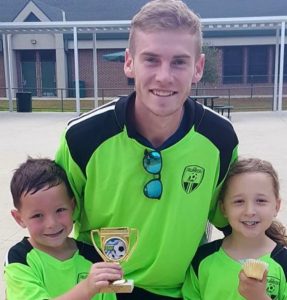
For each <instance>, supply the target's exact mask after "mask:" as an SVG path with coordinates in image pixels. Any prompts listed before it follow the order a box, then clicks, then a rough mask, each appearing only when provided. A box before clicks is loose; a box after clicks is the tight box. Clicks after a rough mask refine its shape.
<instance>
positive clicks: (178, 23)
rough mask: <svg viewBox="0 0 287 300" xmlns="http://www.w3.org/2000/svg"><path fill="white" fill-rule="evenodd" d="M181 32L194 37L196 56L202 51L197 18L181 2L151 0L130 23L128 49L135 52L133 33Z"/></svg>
mask: <svg viewBox="0 0 287 300" xmlns="http://www.w3.org/2000/svg"><path fill="white" fill-rule="evenodd" d="M136 30H141V31H143V32H156V31H161V30H183V31H187V32H189V33H190V34H191V35H194V36H195V37H196V41H197V47H196V49H197V55H199V54H200V53H201V49H202V30H201V22H200V19H199V17H198V16H197V15H196V14H195V13H194V12H193V11H192V10H190V9H189V8H188V6H187V5H186V4H185V3H184V2H182V1H181V0H152V1H150V2H148V3H147V4H145V5H144V6H143V7H142V8H141V9H140V11H139V12H138V13H137V14H136V15H135V16H134V17H133V19H132V22H131V29H130V36H129V49H130V52H131V53H132V55H133V54H134V52H135V46H136V45H135V32H136Z"/></svg>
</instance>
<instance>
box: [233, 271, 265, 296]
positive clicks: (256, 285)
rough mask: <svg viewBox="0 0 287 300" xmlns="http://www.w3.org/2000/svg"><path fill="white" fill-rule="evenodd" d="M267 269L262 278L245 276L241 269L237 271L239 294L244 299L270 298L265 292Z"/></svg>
mask: <svg viewBox="0 0 287 300" xmlns="http://www.w3.org/2000/svg"><path fill="white" fill-rule="evenodd" d="M266 282H267V271H265V272H264V275H263V278H262V280H257V279H254V278H250V277H247V276H246V275H245V273H244V272H243V270H241V271H240V273H239V286H238V291H239V294H240V295H241V296H242V297H244V298H245V299H246V300H271V298H270V297H269V296H268V295H267V294H266Z"/></svg>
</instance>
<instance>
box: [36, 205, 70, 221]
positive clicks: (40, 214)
mask: <svg viewBox="0 0 287 300" xmlns="http://www.w3.org/2000/svg"><path fill="white" fill-rule="evenodd" d="M64 211H67V208H65V207H60V208H58V209H57V210H56V213H61V212H64ZM43 216H44V214H42V213H37V214H34V215H32V216H31V219H38V218H42V217H43Z"/></svg>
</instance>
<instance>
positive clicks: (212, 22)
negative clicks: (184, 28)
mask: <svg viewBox="0 0 287 300" xmlns="http://www.w3.org/2000/svg"><path fill="white" fill-rule="evenodd" d="M286 21H287V16H276V17H274V16H273V17H272V16H270V17H248V18H211V19H201V22H202V28H203V31H226V30H270V29H274V30H276V29H278V28H280V27H281V24H282V22H286ZM130 24H131V21H130V20H121V21H77V22H70V21H64V22H3V23H0V33H2V34H17V33H21V34H24V33H69V32H73V31H74V28H76V29H77V32H78V33H109V32H113V33H119V32H129V30H130Z"/></svg>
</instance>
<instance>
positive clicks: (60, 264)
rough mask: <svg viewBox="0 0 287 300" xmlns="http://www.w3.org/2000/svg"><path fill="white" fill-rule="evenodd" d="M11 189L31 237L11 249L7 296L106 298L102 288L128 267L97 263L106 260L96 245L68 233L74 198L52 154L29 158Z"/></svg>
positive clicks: (35, 299) (108, 297)
mask: <svg viewBox="0 0 287 300" xmlns="http://www.w3.org/2000/svg"><path fill="white" fill-rule="evenodd" d="M11 193H12V196H13V202H14V206H15V209H13V210H12V212H11V213H12V216H13V218H14V219H15V220H16V222H17V223H18V224H19V225H20V226H21V227H23V228H27V229H28V231H29V235H30V236H29V237H25V238H24V239H23V240H22V241H21V242H19V243H17V244H16V245H15V246H13V247H12V248H11V249H10V250H9V252H8V255H7V259H6V262H5V269H4V278H5V281H6V287H7V288H6V294H7V299H8V300H18V299H19V300H23V299H25V300H43V299H55V300H56V299H57V300H65V299H67V300H90V299H95V300H96V299H103V298H102V295H100V294H99V291H100V289H101V288H102V287H106V286H107V285H109V283H110V281H112V280H116V279H120V278H121V276H122V272H121V269H120V266H119V265H118V264H114V263H105V262H99V263H95V264H94V265H92V263H93V262H96V261H100V260H101V259H100V258H99V256H97V254H96V251H95V249H94V247H93V246H90V245H88V244H85V243H82V242H80V241H75V240H74V239H72V238H69V237H68V236H69V234H70V233H71V231H72V228H73V218H72V212H73V209H74V197H73V193H72V191H71V188H70V186H69V183H68V180H67V177H66V174H65V172H64V171H63V170H62V168H60V167H59V166H58V165H56V164H55V163H54V162H53V161H51V160H49V159H32V158H29V159H28V160H27V161H26V162H24V163H23V164H21V166H20V167H19V168H18V169H17V170H16V171H15V173H14V175H13V178H12V180H11ZM96 294H98V295H97V296H95V297H93V296H94V295H96ZM104 299H106V300H112V299H115V295H113V294H108V295H105V298H104Z"/></svg>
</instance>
